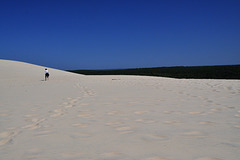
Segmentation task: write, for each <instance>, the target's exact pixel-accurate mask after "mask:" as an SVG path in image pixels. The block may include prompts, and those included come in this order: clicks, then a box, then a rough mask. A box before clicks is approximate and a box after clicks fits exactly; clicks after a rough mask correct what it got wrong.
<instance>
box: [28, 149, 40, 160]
mask: <svg viewBox="0 0 240 160" xmlns="http://www.w3.org/2000/svg"><path fill="white" fill-rule="evenodd" d="M42 153H43V151H42V150H41V149H39V148H32V149H29V150H27V151H25V153H24V159H36V158H39V157H40V155H41V154H42Z"/></svg>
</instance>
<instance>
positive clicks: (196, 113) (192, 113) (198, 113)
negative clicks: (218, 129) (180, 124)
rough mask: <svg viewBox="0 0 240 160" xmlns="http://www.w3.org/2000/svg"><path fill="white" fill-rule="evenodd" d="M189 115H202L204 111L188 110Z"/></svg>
mask: <svg viewBox="0 0 240 160" xmlns="http://www.w3.org/2000/svg"><path fill="white" fill-rule="evenodd" d="M188 113H189V114H191V115H203V114H204V112H188Z"/></svg>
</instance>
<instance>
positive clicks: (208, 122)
mask: <svg viewBox="0 0 240 160" xmlns="http://www.w3.org/2000/svg"><path fill="white" fill-rule="evenodd" d="M199 124H207V125H215V124H216V123H215V122H211V121H201V122H199Z"/></svg>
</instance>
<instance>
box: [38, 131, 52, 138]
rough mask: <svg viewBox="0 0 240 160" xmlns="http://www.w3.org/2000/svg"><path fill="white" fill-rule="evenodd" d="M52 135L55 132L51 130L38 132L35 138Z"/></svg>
mask: <svg viewBox="0 0 240 160" xmlns="http://www.w3.org/2000/svg"><path fill="white" fill-rule="evenodd" d="M52 133H54V131H51V130H46V131H39V132H37V133H36V134H35V135H34V136H37V137H42V136H49V135H51V134H52Z"/></svg>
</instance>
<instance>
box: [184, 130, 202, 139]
mask: <svg viewBox="0 0 240 160" xmlns="http://www.w3.org/2000/svg"><path fill="white" fill-rule="evenodd" d="M182 135H183V136H189V137H199V138H203V137H206V135H205V134H204V133H203V132H200V131H190V132H184V133H182Z"/></svg>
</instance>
